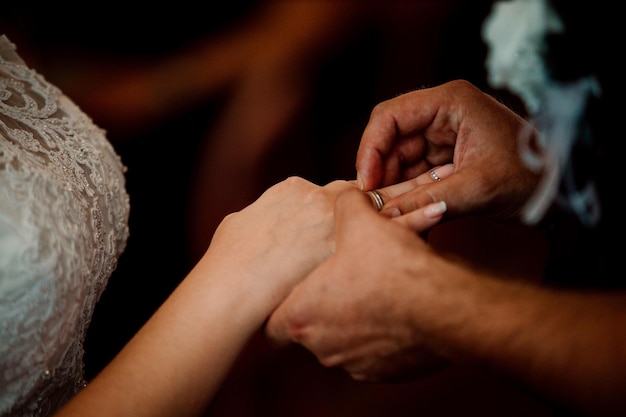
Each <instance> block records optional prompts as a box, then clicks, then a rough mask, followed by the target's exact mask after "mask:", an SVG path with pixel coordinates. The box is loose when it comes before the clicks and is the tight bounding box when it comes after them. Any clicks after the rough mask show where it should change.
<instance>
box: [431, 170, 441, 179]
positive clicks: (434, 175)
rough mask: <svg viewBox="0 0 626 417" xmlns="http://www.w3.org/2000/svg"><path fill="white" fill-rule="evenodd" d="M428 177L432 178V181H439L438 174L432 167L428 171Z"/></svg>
mask: <svg viewBox="0 0 626 417" xmlns="http://www.w3.org/2000/svg"><path fill="white" fill-rule="evenodd" d="M430 178H432V179H433V181H441V178H439V175H437V173H436V172H435V170H434V169H433V170H431V171H430Z"/></svg>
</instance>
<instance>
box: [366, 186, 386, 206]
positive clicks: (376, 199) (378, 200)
mask: <svg viewBox="0 0 626 417" xmlns="http://www.w3.org/2000/svg"><path fill="white" fill-rule="evenodd" d="M367 194H368V195H369V196H370V198H371V199H372V202H373V203H374V206H375V207H376V210H378V211H380V209H381V208H383V206H384V205H385V202H384V201H383V198H382V197H381V195H380V194H378V191H376V190H372V191H368V192H367Z"/></svg>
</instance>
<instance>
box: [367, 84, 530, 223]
mask: <svg viewBox="0 0 626 417" xmlns="http://www.w3.org/2000/svg"><path fill="white" fill-rule="evenodd" d="M469 103H471V105H468V104H469ZM524 129H529V127H528V125H527V124H526V123H525V122H524V120H523V119H522V118H521V117H519V116H518V115H516V114H515V113H513V112H511V111H507V110H506V107H505V106H504V105H502V104H501V103H499V102H498V101H497V100H495V99H494V98H493V97H491V96H489V95H487V94H485V93H483V92H482V91H480V90H479V89H477V88H476V87H474V86H473V85H471V84H470V83H468V82H466V81H463V80H456V81H452V82H449V83H446V84H443V85H441V86H437V87H433V88H428V89H422V90H418V91H413V92H411V93H408V94H404V95H401V96H398V97H396V98H394V99H391V100H388V101H385V102H382V103H380V104H379V105H377V106H376V108H374V110H373V111H372V114H371V117H370V121H369V123H368V125H367V126H366V128H365V131H364V133H363V136H362V139H361V144H360V146H359V149H358V152H357V159H356V168H357V172H358V177H357V180H358V184H359V186H360V187H361V188H362V189H363V190H371V189H374V188H380V187H386V186H390V185H392V184H397V183H398V182H404V184H403V185H395V186H394V187H392V188H390V189H389V190H388V191H387V192H384V191H383V194H384V197H385V203H386V204H385V207H384V208H383V212H384V213H388V214H389V215H394V216H397V215H398V214H407V213H410V212H412V211H413V210H415V209H416V208H419V207H423V206H424V205H426V204H429V203H432V202H435V201H442V200H443V201H445V202H446V203H447V205H448V211H447V213H446V218H448V219H449V218H454V217H458V216H460V215H470V214H487V215H492V216H498V217H511V218H519V216H520V210H521V208H522V206H523V203H524V202H525V201H526V200H527V199H528V198H529V196H530V195H531V194H532V192H533V190H534V189H535V187H536V185H537V183H538V181H539V174H540V173H535V172H532V171H531V170H530V169H529V168H528V167H527V166H526V165H525V164H524V163H523V161H522V160H521V159H520V157H519V155H520V153H519V146H520V143H519V142H518V137H519V135H520V133H522V132H525V130H524ZM528 134H529V135H530V136H529V137H528V139H527V140H528V141H529V142H531V143H532V142H533V141H534V140H535V136H534V135H535V132H534V131H532V130H528ZM449 163H453V164H454V165H453V166H454V170H453V173H452V174H450V173H448V172H446V176H449V178H448V179H447V180H446V181H439V182H434V181H432V180H429V179H428V178H426V180H424V177H420V176H419V175H420V174H422V173H425V172H429V171H430V170H431V169H432V168H433V167H437V166H440V165H445V164H449ZM421 185H423V186H421ZM407 223H410V218H407Z"/></svg>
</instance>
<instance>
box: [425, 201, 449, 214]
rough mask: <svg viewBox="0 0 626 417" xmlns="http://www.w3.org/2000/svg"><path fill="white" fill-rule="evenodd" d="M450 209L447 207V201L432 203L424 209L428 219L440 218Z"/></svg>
mask: <svg viewBox="0 0 626 417" xmlns="http://www.w3.org/2000/svg"><path fill="white" fill-rule="evenodd" d="M447 209H448V206H447V205H446V202H445V201H439V202H437V203H432V204H429V205H427V206H426V207H425V208H424V215H425V216H426V217H431V218H432V217H439V216H441V215H442V214H443V213H445V212H446V210H447Z"/></svg>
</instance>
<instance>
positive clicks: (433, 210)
mask: <svg viewBox="0 0 626 417" xmlns="http://www.w3.org/2000/svg"><path fill="white" fill-rule="evenodd" d="M447 209H448V207H447V204H446V202H445V201H438V202H436V203H431V204H429V205H427V206H426V207H423V208H421V209H418V210H415V211H412V212H410V213H407V214H405V215H402V216H398V217H394V218H393V221H394V222H396V223H399V224H401V225H403V226H405V227H408V228H409V229H411V230H413V231H414V232H416V233H423V232H426V231H427V230H429V229H430V228H432V227H433V226H435V225H436V224H437V223H439V222H441V219H442V218H443V215H444V213H445V212H446V210H447Z"/></svg>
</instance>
